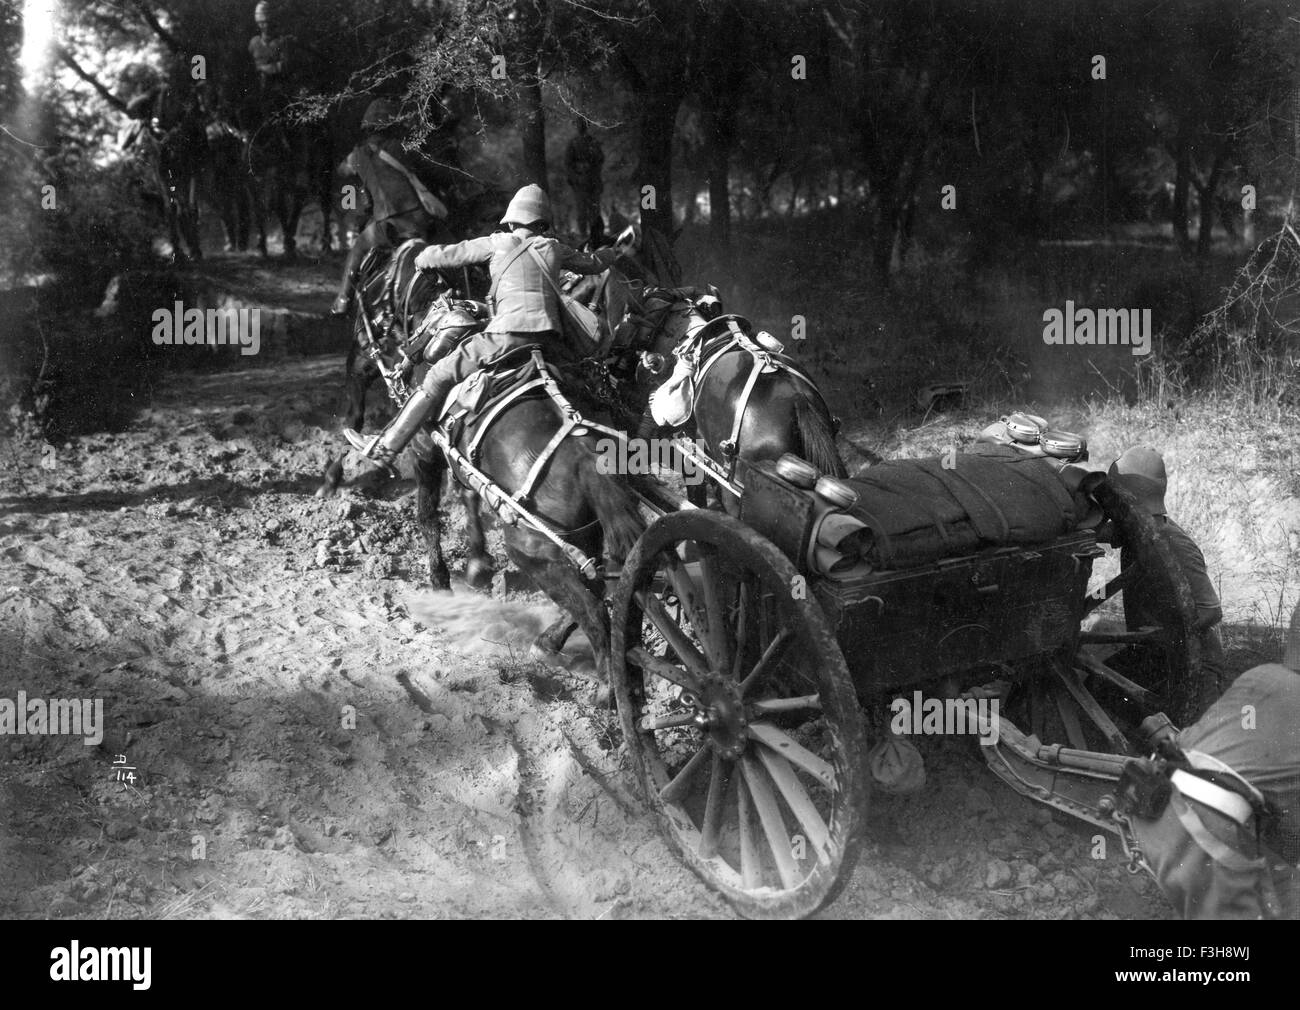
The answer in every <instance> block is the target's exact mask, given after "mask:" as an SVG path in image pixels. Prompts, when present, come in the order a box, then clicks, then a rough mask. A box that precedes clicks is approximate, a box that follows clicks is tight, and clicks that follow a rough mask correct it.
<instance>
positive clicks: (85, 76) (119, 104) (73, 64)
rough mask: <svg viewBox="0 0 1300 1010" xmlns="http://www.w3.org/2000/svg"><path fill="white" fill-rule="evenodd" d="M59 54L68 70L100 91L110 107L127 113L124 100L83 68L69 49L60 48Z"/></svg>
mask: <svg viewBox="0 0 1300 1010" xmlns="http://www.w3.org/2000/svg"><path fill="white" fill-rule="evenodd" d="M58 53H59V59H61V60H62V61H63V62H64V64H65V65H66V66H67V68H68V69H69V70H71V71H72V72H73V73H74V74H76V75H77V76H78V77H80V78H81V79H82V80H83V81H85V82H86V83H87V84H89V85H90V86H91V87H92V88H94V89H95V90H96V91H98V92H99V95H100V97H101V98H103V99H104V101H106V102H108V104H109V105H111V106H113V108H115V109H117V111H118V112H126V111H127V107H126V102H124V101H122V99H120V98H118V97H117V95H115V94H113V92H111V91H109V90H108V88H106V87H105V86H104V85H103V83H102V82H100V80H99V78H97V77H96V76H95V75H94V74H92V73H91V72H90V71H89V70H86V69H85V68H84V67H82V65H81V64H80V63H78V62H77V61H76V60H75V59H74V58H73V56H72V54H71V53H70V52H68V50H67V49H65V48H64V47H63V46H59V48H58Z"/></svg>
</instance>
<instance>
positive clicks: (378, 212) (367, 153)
mask: <svg viewBox="0 0 1300 1010" xmlns="http://www.w3.org/2000/svg"><path fill="white" fill-rule="evenodd" d="M397 125H398V109H397V106H396V105H395V104H394V103H393V102H390V101H388V100H387V99H383V98H377V99H375V101H373V102H371V103H370V106H369V108H367V109H366V114H365V116H364V117H363V118H362V120H361V128H362V129H363V130H365V131H367V137H366V139H365V141H363V142H362V143H360V144H358V145H357V146H356V147H354V148H353V149H352V151H351V153H349V154H348V156H347V158H346V159H344V161H343V163H342V164H341V165H339V168H338V170H339V174H340V175H344V176H353V177H356V178H359V179H360V180H361V184H362V185H363V186H365V188H366V192H367V193H368V194H369V195H370V200H371V207H372V210H371V216H370V223H369V224H367V225H366V227H365V228H364V229H363V230H362V232H361V234H360V235H358V236H357V239H356V241H355V242H353V243H352V249H351V251H350V252H349V253H348V258H347V262H346V263H345V264H344V265H343V280H342V282H341V285H340V287H339V293H338V297H337V298H335V299H334V304H333V305H332V306H331V307H330V313H331V314H332V315H340V316H341V315H344V314H346V313H347V311H348V308H349V307H350V306H351V303H352V294H353V290H354V287H355V285H356V281H357V276H358V269H359V267H360V265H361V260H362V258H363V257H364V256H365V254H366V253H367V252H368V251H369V250H371V249H381V250H392V249H395V248H397V246H399V245H401V243H403V242H405V241H406V240H408V239H413V238H414V239H421V240H425V241H427V240H428V239H429V238H430V237H431V236H432V235H433V234H434V233H435V232H436V231H437V229H438V226H439V222H440V221H442V220H445V219H446V217H447V208H446V206H445V205H444V204H443V203H442V201H441V200H439V199H438V198H437V197H436V196H434V195H433V194H432V193H430V192H429V191H428V190H427V189H426V188H425V187H424V184H423V183H421V182H420V180H419V179H417V178H416V177H415V175H414V173H412V172H411V170H410V169H409V168H407V167H406V165H404V164H403V163H402V158H404V157H405V153H404V152H403V150H402V145H401V142H400V141H399V140H398V139H397V135H396V127H397Z"/></svg>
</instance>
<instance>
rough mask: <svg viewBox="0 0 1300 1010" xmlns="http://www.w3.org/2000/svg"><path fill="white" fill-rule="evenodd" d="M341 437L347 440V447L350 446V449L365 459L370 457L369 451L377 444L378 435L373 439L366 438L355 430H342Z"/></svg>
mask: <svg viewBox="0 0 1300 1010" xmlns="http://www.w3.org/2000/svg"><path fill="white" fill-rule="evenodd" d="M343 437H344V438H346V439H347V440H348V445H350V446H352V448H354V449H356V450H357V452H359V453H361V455H363V456H366V457H368V456H369V455H370V450H371V449H372V448H374V446H375V445H376V444H377V443H378V442H379V436H378V435H376V436H375V437H374V438H366V437H365V436H364V435H362V434H361V432H359V431H357V430H356V429H355V428H344V429H343Z"/></svg>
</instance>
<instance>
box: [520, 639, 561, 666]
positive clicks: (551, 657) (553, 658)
mask: <svg viewBox="0 0 1300 1010" xmlns="http://www.w3.org/2000/svg"><path fill="white" fill-rule="evenodd" d="M528 658H529V659H534V660H536V661H537V662H539V663H545V664H546V665H547V666H551V667H554V668H556V669H557V670H564V669H567V667H565V665H564V661H563V660H562V659H561V658H560V650H559V649H556V648H555V647H554V646H552V645H550V644H549V643H548V642H546V641H545V639H544V638H543V636H541V635H539V636H538V637H537V638H536V639H535V640H534V641H533V644H532V645H530V646H529V647H528Z"/></svg>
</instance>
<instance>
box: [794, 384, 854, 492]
mask: <svg viewBox="0 0 1300 1010" xmlns="http://www.w3.org/2000/svg"><path fill="white" fill-rule="evenodd" d="M794 427H795V434H796V435H797V436H798V440H799V455H800V456H802V457H803V458H804V459H806V460H807V461H808V462H809V463H811V464H812V465H813V466H815V467H816V468H817V469H818V470H820V471H821V472H822V473H824V474H829V475H830V476H832V477H847V476H848V469H847V468H846V467H845V466H844V461H843V460H842V459H840V454H839V452H838V451H837V450H836V448H835V432H834V430H833V429H832V428H831V420H830V418H829V417H828V416H827V414H826V410H825V408H824V407H822V405H821V404H819V403H817V402H815V401H814V400H813V399H812V398H811V397H809V396H807V395H805V394H803V393H800V394H799V395H798V396H797V397H796V398H795V401H794Z"/></svg>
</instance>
